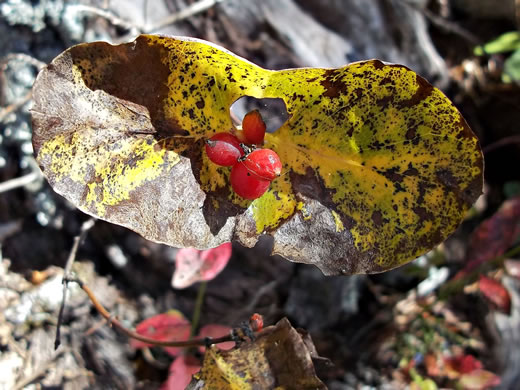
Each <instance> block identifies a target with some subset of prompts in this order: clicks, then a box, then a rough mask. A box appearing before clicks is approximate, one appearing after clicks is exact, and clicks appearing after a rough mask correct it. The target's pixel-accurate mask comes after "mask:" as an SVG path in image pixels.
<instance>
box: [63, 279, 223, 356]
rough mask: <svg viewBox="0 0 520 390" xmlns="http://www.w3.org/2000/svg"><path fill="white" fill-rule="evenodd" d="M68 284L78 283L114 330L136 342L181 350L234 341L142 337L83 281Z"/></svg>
mask: <svg viewBox="0 0 520 390" xmlns="http://www.w3.org/2000/svg"><path fill="white" fill-rule="evenodd" d="M67 281H68V282H74V283H77V284H78V285H79V286H80V287H81V289H82V290H83V291H85V293H86V294H87V295H88V297H89V298H90V301H91V302H92V304H93V305H94V307H95V308H96V310H97V311H98V312H99V314H101V315H102V316H103V317H104V318H105V319H106V320H107V321H108V322H109V323H110V325H112V326H113V327H114V328H117V329H118V330H119V331H120V332H122V333H123V334H125V335H126V336H128V337H130V338H133V339H135V340H139V341H142V342H143V343H147V344H152V345H156V346H160V347H180V348H191V347H198V346H208V345H211V344H218V343H225V342H227V341H233V337H232V335H231V334H229V335H227V336H222V337H217V338H211V337H206V338H203V339H192V340H188V341H159V340H155V339H152V338H148V337H145V336H142V335H140V334H139V333H137V332H134V331H133V330H130V329H128V328H126V327H125V326H124V325H123V324H121V322H119V320H117V318H114V317H113V316H112V315H111V314H110V313H109V312H108V311H107V310H106V309H105V308H104V307H103V305H101V304H100V303H99V301H98V300H97V298H96V296H95V295H94V293H93V292H92V290H91V289H90V288H89V287H88V286H86V285H85V284H84V283H83V282H82V281H81V280H79V279H72V278H71V279H68V280H67Z"/></svg>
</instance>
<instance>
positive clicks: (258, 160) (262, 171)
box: [243, 149, 282, 181]
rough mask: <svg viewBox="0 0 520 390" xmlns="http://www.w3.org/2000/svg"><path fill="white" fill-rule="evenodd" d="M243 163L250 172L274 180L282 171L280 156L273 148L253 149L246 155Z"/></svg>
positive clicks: (261, 177)
mask: <svg viewBox="0 0 520 390" xmlns="http://www.w3.org/2000/svg"><path fill="white" fill-rule="evenodd" d="M243 164H244V166H245V167H246V168H247V170H248V171H249V172H251V173H253V174H254V175H256V176H257V177H259V178H260V179H264V180H269V181H272V180H274V179H276V178H277V177H278V176H280V173H281V172H282V162H281V161H280V157H278V154H276V152H275V151H273V150H271V149H255V150H253V151H252V152H251V153H249V154H248V155H247V156H246V157H245V159H244V161H243Z"/></svg>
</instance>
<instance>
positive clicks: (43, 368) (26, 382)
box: [13, 349, 67, 390]
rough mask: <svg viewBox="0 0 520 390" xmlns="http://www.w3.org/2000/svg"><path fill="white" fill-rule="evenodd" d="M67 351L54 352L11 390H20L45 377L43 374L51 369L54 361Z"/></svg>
mask: <svg viewBox="0 0 520 390" xmlns="http://www.w3.org/2000/svg"><path fill="white" fill-rule="evenodd" d="M66 351H67V349H60V350H59V351H54V353H53V355H52V356H51V357H50V358H49V360H47V361H46V362H44V363H42V364H41V365H40V366H39V367H38V368H36V369H35V370H34V371H33V373H32V374H31V375H29V376H27V377H25V378H23V379H22V380H21V381H18V383H16V384H15V385H14V387H13V390H21V389H23V388H24V387H25V386H27V385H29V384H31V383H32V382H34V381H35V380H36V379H38V378H39V377H41V376H42V375H45V372H46V371H47V370H48V369H49V368H51V366H52V364H53V363H54V361H55V360H56V359H57V358H58V357H59V356H60V355H61V354H62V353H64V352H66Z"/></svg>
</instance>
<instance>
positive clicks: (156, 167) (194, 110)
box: [33, 35, 483, 274]
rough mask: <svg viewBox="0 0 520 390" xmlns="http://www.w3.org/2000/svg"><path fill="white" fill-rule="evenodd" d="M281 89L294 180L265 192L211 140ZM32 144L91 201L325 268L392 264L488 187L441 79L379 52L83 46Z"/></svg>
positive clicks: (456, 219) (52, 69) (117, 217)
mask: <svg viewBox="0 0 520 390" xmlns="http://www.w3.org/2000/svg"><path fill="white" fill-rule="evenodd" d="M245 95H248V96H252V97H255V98H280V99H283V101H284V102H285V104H286V108H287V112H288V114H289V119H288V120H287V121H286V122H285V123H284V125H283V126H282V127H281V128H280V129H279V130H278V131H276V132H275V133H272V134H267V135H266V138H265V147H268V148H270V149H273V150H274V151H275V152H276V153H277V154H278V155H279V156H280V158H281V160H282V162H283V164H284V165H283V171H282V175H281V176H280V177H279V178H277V179H276V180H274V181H273V182H272V184H271V186H270V189H269V190H268V191H267V192H266V193H265V194H264V195H263V196H262V197H260V198H258V199H256V200H254V201H246V200H244V199H242V198H240V197H239V196H237V195H236V194H235V193H234V192H233V190H232V189H231V186H230V183H229V168H225V167H219V166H216V165H215V164H213V163H212V162H210V161H209V160H208V158H207V156H206V154H205V153H204V151H203V150H204V148H203V145H204V140H205V139H207V138H208V137H210V136H212V135H213V134H215V133H217V132H223V131H230V132H235V131H236V129H235V128H234V126H233V124H232V121H231V119H230V114H229V109H230V106H231V104H232V103H233V102H235V101H236V100H237V99H238V98H240V97H242V96H245ZM34 99H35V104H34V108H33V127H34V136H33V144H34V149H35V152H36V154H37V159H38V161H39V163H40V166H41V167H42V170H43V171H44V174H45V175H46V177H47V178H48V180H49V182H50V183H51V185H52V186H53V188H54V189H55V190H56V191H57V192H58V193H60V194H62V195H63V196H65V197H66V198H67V199H69V200H70V201H71V202H72V203H74V204H75V205H76V206H78V207H79V208H80V209H81V210H83V211H85V212H86V213H89V214H91V215H94V216H96V217H99V218H102V219H105V220H107V221H110V222H113V223H116V224H120V225H123V226H126V227H128V228H130V229H133V230H135V231H137V232H139V233H140V234H142V235H143V236H144V237H146V238H147V239H150V240H153V241H157V242H163V243H167V244H170V245H172V246H177V247H197V248H210V247H215V246H218V245H219V244H221V243H223V242H226V241H232V240H237V241H239V242H241V243H242V244H243V245H246V246H249V247H251V246H253V245H254V244H255V243H256V242H257V241H258V238H259V236H260V235H262V234H266V233H267V234H270V235H271V236H273V238H274V247H273V252H274V253H276V254H280V255H282V256H284V257H286V258H288V259H290V260H292V261H297V262H305V263H310V264H314V265H316V266H318V267H319V268H320V269H321V270H322V271H323V272H324V273H325V274H352V273H368V272H381V271H384V270H388V269H391V268H394V267H396V266H399V265H401V264H403V263H406V262H407V261H410V260H412V259H414V258H415V257H417V256H419V255H420V254H422V253H424V252H426V251H428V250H429V249H431V248H432V247H433V246H434V245H436V244H438V243H440V242H441V241H443V240H444V239H445V238H446V237H447V236H448V235H449V234H450V233H452V232H453V231H454V230H455V228H456V227H457V226H458V224H459V223H460V222H461V221H462V219H463V218H464V215H465V213H466V211H467V210H468V208H469V207H470V206H471V204H472V203H473V202H474V201H475V200H476V198H477V197H478V196H479V195H480V193H481V189H482V171H483V161H482V154H481V150H480V147H479V143H478V140H477V138H476V137H475V135H474V134H473V133H472V132H471V130H470V128H469V127H468V125H467V124H466V122H465V121H464V119H463V118H462V116H461V114H460V113H459V112H458V111H457V109H456V108H455V107H454V106H453V104H452V103H451V102H450V101H449V100H448V99H447V98H446V96H444V95H443V94H442V93H441V92H440V91H439V90H438V89H436V88H434V87H432V86H431V85H430V84H429V83H428V82H427V81H425V80H424V79H423V78H421V77H420V76H418V75H417V74H415V73H414V72H413V71H411V70H409V69H408V68H406V67H404V66H401V65H386V64H383V63H382V62H380V61H377V60H371V61H365V62H358V63H354V64H350V65H347V66H345V67H342V68H338V69H316V68H305V69H288V70H282V71H271V70H266V69H262V68H260V67H258V66H256V65H254V64H252V63H250V62H247V61H245V60H244V59H242V58H239V57H237V56H236V55H233V54H232V53H230V52H227V51H225V50H223V49H221V48H219V47H216V46H215V45H212V44H209V43H207V42H202V41H198V40H194V39H189V38H169V37H162V36H152V35H142V36H140V37H138V38H137V39H136V41H135V42H132V43H128V44H123V45H119V46H111V45H109V44H107V43H102V42H97V43H90V44H82V45H78V46H74V47H72V48H70V49H68V50H67V51H65V52H64V53H62V54H61V55H60V56H58V57H57V58H56V59H55V60H54V61H53V62H52V63H51V64H50V65H49V66H48V67H47V68H46V69H44V70H43V71H42V72H41V73H40V75H39V76H38V79H37V81H36V83H35V86H34Z"/></svg>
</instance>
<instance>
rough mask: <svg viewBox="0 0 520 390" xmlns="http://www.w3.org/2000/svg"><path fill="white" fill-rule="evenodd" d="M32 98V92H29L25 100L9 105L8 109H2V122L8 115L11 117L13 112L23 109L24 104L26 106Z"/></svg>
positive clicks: (0, 115) (0, 119)
mask: <svg viewBox="0 0 520 390" xmlns="http://www.w3.org/2000/svg"><path fill="white" fill-rule="evenodd" d="M31 98H32V91H28V92H27V93H26V94H25V95H24V97H23V98H21V99H20V100H18V101H17V102H14V103H12V104H9V105H8V106H7V107H5V108H2V110H0V122H2V121H3V120H4V119H5V117H6V116H7V115H9V114H10V113H12V112H15V111H17V110H19V109H20V108H21V107H23V105H24V104H26V103H27V102H28V101H29V100H31Z"/></svg>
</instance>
